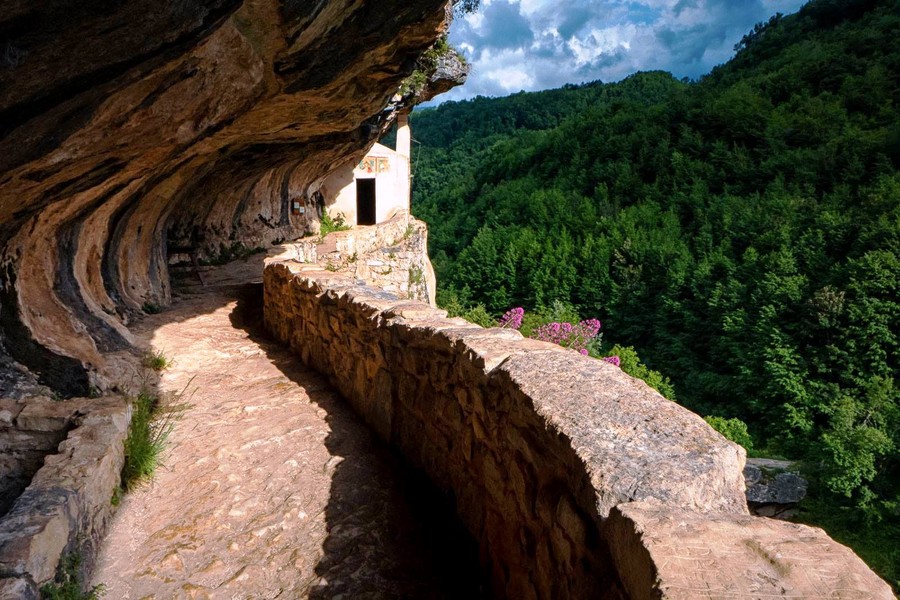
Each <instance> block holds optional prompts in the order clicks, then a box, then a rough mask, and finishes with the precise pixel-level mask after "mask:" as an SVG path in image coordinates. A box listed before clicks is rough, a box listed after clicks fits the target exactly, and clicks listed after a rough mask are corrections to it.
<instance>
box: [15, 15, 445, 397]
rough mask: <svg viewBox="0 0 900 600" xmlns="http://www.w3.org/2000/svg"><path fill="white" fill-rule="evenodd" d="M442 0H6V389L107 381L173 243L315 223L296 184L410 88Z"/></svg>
mask: <svg viewBox="0 0 900 600" xmlns="http://www.w3.org/2000/svg"><path fill="white" fill-rule="evenodd" d="M449 10H450V8H449V5H448V3H447V0H404V1H399V0H387V1H384V2H377V3H376V2H363V1H362V0H328V1H324V0H320V1H317V2H299V1H296V0H244V1H241V0H185V1H182V2H173V3H160V2H151V1H148V0H128V1H125V2H99V3H98V2H90V3H83V2H73V1H72V0H49V1H47V2H41V3H30V2H11V3H10V2H7V3H4V4H2V5H0V332H2V334H0V341H2V349H0V368H3V369H4V375H3V376H2V377H0V388H3V389H0V392H3V393H4V394H8V393H10V389H11V388H13V387H14V386H19V388H20V389H21V387H22V384H23V383H28V382H29V381H30V382H32V383H34V382H35V381H36V380H37V381H39V382H40V383H41V384H44V385H49V386H51V387H53V388H55V389H56V390H57V391H59V392H61V393H63V394H67V395H70V394H79V393H85V392H87V390H88V388H89V387H90V386H98V387H101V388H102V387H105V386H109V385H110V384H111V383H112V382H114V380H115V375H114V373H113V371H114V369H113V367H112V363H111V362H110V359H109V356H111V355H114V354H115V353H117V352H120V353H121V352H124V353H127V352H130V351H131V349H132V345H133V340H132V338H131V334H130V333H129V332H128V330H127V328H126V326H127V324H128V323H129V321H130V320H131V319H133V317H134V316H135V315H137V314H139V313H140V311H141V310H142V307H144V308H146V307H150V306H153V305H162V304H165V303H167V302H168V301H169V299H170V286H169V279H168V272H167V267H166V262H167V260H166V258H167V249H168V248H170V247H171V248H172V249H175V248H176V247H183V246H185V245H190V246H193V247H197V246H203V247H205V248H206V249H207V250H208V251H213V252H214V251H215V249H216V248H217V247H223V246H231V245H235V244H242V245H245V246H249V247H256V246H264V245H268V244H270V243H272V242H274V241H279V240H282V239H289V238H292V237H296V235H297V233H299V232H302V231H303V230H304V229H305V227H306V222H305V221H304V220H302V219H304V218H305V217H302V218H301V217H300V216H296V215H291V214H290V210H289V207H290V202H291V201H295V200H299V201H301V202H310V203H311V202H312V201H310V200H309V199H308V190H309V189H310V186H314V185H315V183H316V182H317V181H318V180H320V179H321V178H322V177H323V176H324V175H326V174H327V173H328V172H329V171H330V170H331V169H333V168H334V167H335V166H337V165H339V164H341V163H343V162H345V161H346V160H348V159H351V158H353V157H354V156H357V155H361V154H362V153H363V152H364V151H365V149H366V147H367V146H368V145H369V144H370V143H371V142H373V141H374V139H375V138H376V137H377V136H378V135H379V134H380V133H381V132H383V131H384V129H385V128H386V127H387V126H388V125H389V124H390V122H391V119H392V118H393V115H394V114H395V111H396V109H397V108H399V107H400V105H402V104H403V103H406V102H409V101H410V99H409V98H399V97H398V96H396V95H395V94H396V92H397V91H398V89H399V87H400V84H401V82H402V81H403V80H404V78H406V77H407V76H408V75H409V74H410V73H411V72H412V71H413V69H414V68H415V66H416V60H417V59H418V57H419V56H421V54H422V53H423V52H424V51H426V50H427V49H428V48H429V47H430V46H431V45H432V44H433V43H434V41H435V40H436V39H437V38H438V37H439V36H440V35H441V34H442V33H443V32H444V31H445V29H446V27H447V24H448V20H449ZM436 83H437V84H436V86H435V87H436V88H441V86H442V85H444V83H443V82H436ZM310 212H312V211H307V213H306V214H309V213H310ZM210 249H211V250H210ZM19 365H24V367H27V368H23V367H21V366H19Z"/></svg>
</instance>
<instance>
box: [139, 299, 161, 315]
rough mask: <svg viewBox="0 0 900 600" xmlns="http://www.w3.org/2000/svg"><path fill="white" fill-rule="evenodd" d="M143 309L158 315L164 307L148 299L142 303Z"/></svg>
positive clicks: (149, 313) (150, 313)
mask: <svg viewBox="0 0 900 600" xmlns="http://www.w3.org/2000/svg"><path fill="white" fill-rule="evenodd" d="M141 310H142V311H144V312H145V313H147V314H148V315H156V314H159V313H161V312H162V307H161V306H160V305H159V304H157V303H156V302H151V301H149V300H148V301H146V302H144V304H142V305H141Z"/></svg>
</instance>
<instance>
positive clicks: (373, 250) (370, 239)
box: [284, 212, 437, 305]
mask: <svg viewBox="0 0 900 600" xmlns="http://www.w3.org/2000/svg"><path fill="white" fill-rule="evenodd" d="M427 247H428V228H427V227H426V226H425V223H423V222H422V221H418V220H416V219H413V218H412V217H410V215H409V213H407V212H401V213H400V214H398V215H395V216H394V217H392V218H391V219H388V220H387V221H385V222H383V223H379V224H377V225H371V226H357V227H353V228H352V229H349V230H347V231H335V232H332V233H329V234H328V235H325V236H323V237H321V238H316V237H310V238H306V239H303V240H298V241H297V242H295V243H293V244H288V245H286V246H284V248H285V249H286V250H285V252H286V253H287V255H286V256H289V258H290V260H292V261H293V262H299V263H304V264H317V265H319V268H322V269H325V270H327V271H329V272H332V273H343V274H345V275H348V276H350V277H352V278H354V279H357V280H362V281H364V282H365V283H366V284H367V285H369V286H371V287H374V288H378V289H379V290H383V291H385V292H390V293H392V294H394V295H395V296H397V297H398V298H400V299H412V300H421V301H423V302H428V303H430V304H432V305H434V303H435V293H436V291H437V286H436V282H435V277H434V268H433V267H432V265H431V261H430V260H429V258H428V250H427Z"/></svg>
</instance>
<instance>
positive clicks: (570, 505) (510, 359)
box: [264, 250, 892, 599]
mask: <svg viewBox="0 0 900 600" xmlns="http://www.w3.org/2000/svg"><path fill="white" fill-rule="evenodd" d="M291 256H292V252H291V251H290V250H288V251H286V252H285V254H284V255H282V256H281V257H275V258H270V259H269V260H268V264H267V267H266V270H265V284H264V285H265V321H266V325H267V327H268V329H269V330H270V331H271V332H272V333H273V334H274V335H275V337H276V338H277V339H279V340H280V341H281V342H283V343H285V344H289V345H290V347H291V348H293V349H294V350H295V351H296V353H297V354H298V355H299V357H300V359H301V360H302V361H303V362H304V363H306V364H308V365H310V366H313V367H314V368H316V369H318V370H319V371H321V372H322V373H324V374H326V375H327V376H328V377H329V378H330V380H331V382H332V383H333V384H334V385H335V386H336V387H337V389H339V390H340V391H341V393H342V394H343V395H344V396H345V397H346V398H347V399H348V400H349V401H350V402H351V403H352V404H353V406H354V407H355V408H356V410H357V411H358V412H359V414H360V415H361V416H362V417H363V418H364V419H365V420H366V421H367V422H368V423H369V424H370V425H371V426H372V427H373V428H374V429H375V431H377V432H378V434H379V435H380V436H381V437H382V438H384V439H385V440H387V441H389V442H390V443H391V444H393V445H395V446H396V447H398V448H399V449H400V450H401V451H402V452H403V454H404V455H405V456H406V458H407V459H408V460H409V461H410V462H412V463H413V464H414V465H416V466H417V467H419V468H421V469H423V470H424V471H425V472H426V473H428V475H429V476H430V477H431V479H432V480H434V482H435V483H436V484H437V485H438V486H439V487H440V488H441V489H442V490H444V491H445V493H447V494H448V495H450V496H451V497H452V498H453V499H454V501H455V503H456V507H457V511H458V513H459V515H460V516H461V518H462V519H463V521H464V523H466V525H467V527H468V528H469V530H470V531H471V532H472V533H473V534H474V535H475V537H476V538H477V539H478V540H479V541H480V546H481V559H482V563H483V564H484V565H485V567H486V569H487V571H488V572H489V574H490V580H491V593H492V596H493V597H498V598H503V597H505V598H516V599H528V598H627V597H632V598H725V597H727V598H738V597H740V598H744V597H747V598H749V597H758V596H759V597H762V596H765V597H769V596H776V597H777V596H779V595H786V596H790V597H798V595H799V596H803V595H804V594H805V595H807V596H809V595H814V594H818V595H819V596H821V595H822V594H823V593H824V592H832V591H833V590H834V589H837V590H838V595H831V596H829V597H844V598H857V597H859V598H862V597H866V598H891V597H892V596H891V595H890V590H889V588H888V587H887V585H886V584H885V583H884V582H882V581H881V580H879V579H878V578H877V577H876V576H875V575H874V574H873V573H872V572H871V571H869V570H868V568H866V567H865V565H864V564H863V563H862V561H860V560H859V559H858V558H857V557H856V556H854V555H853V554H852V553H851V552H850V551H849V550H847V549H846V548H844V547H843V546H840V545H838V544H836V543H834V542H833V541H831V540H830V539H828V538H827V536H825V535H824V533H822V532H821V531H820V530H815V529H812V528H808V527H803V526H799V525H793V524H789V523H779V522H775V521H769V520H766V519H759V518H754V517H751V516H749V515H748V514H747V507H746V502H745V498H744V481H743V477H742V475H741V469H742V467H743V464H744V452H743V450H742V449H741V448H739V447H738V446H736V445H734V444H732V443H730V442H728V441H727V440H725V439H724V438H723V437H721V436H720V435H719V434H718V433H716V432H715V431H713V430H712V429H711V428H710V427H708V426H707V425H706V424H705V423H704V421H703V420H702V419H700V418H699V417H698V416H696V415H694V414H693V413H690V412H689V411H687V410H685V409H683V408H681V407H680V406H678V405H676V404H674V403H672V402H669V401H668V400H666V399H664V398H663V397H662V396H660V395H659V394H658V393H656V392H655V391H654V390H652V389H651V388H649V387H648V386H647V385H645V384H644V383H643V382H641V381H638V380H635V379H633V378H631V377H629V376H628V375H626V374H625V373H623V372H622V371H620V370H619V369H618V368H617V367H614V366H613V365H610V364H607V363H605V362H602V361H597V360H593V359H591V358H588V357H583V356H581V355H579V354H578V353H576V352H574V351H570V350H566V349H563V348H560V347H558V346H555V345H552V344H547V343H543V342H538V341H535V340H529V339H525V338H523V337H522V336H521V335H520V334H519V333H518V332H516V331H510V330H503V329H483V328H481V327H479V326H477V325H473V324H470V323H468V322H466V321H464V320H462V319H448V318H446V313H445V312H443V311H440V310H437V309H434V308H432V307H430V306H429V305H427V304H424V303H419V302H410V301H403V300H398V299H397V298H396V297H394V296H391V295H390V294H386V293H384V292H380V291H377V290H374V289H371V288H367V287H364V286H361V285H357V284H355V281H354V280H353V279H351V278H349V277H347V276H345V275H341V274H336V273H331V272H328V271H323V270H320V269H321V268H320V267H317V266H315V265H303V264H299V263H296V262H292V261H290V257H291ZM685 523H690V526H689V527H688V530H691V531H702V532H705V533H703V534H700V535H696V534H695V535H693V536H684V539H685V540H686V543H684V544H683V543H682V542H681V539H682V536H683V535H684V533H685V531H684V524H685ZM716 531H720V532H723V533H722V535H720V536H718V537H717V536H716V535H713V533H712V532H716ZM689 532H690V531H689ZM798 532H800V533H802V532H812V533H813V534H815V535H812V534H810V535H807V536H806V537H803V536H802V535H800V539H801V540H802V541H800V542H797V543H792V544H791V545H790V552H789V553H779V551H778V548H779V547H780V546H779V544H781V543H787V542H789V541H790V540H796V539H797V538H798ZM436 543H440V542H439V541H436ZM823 552H825V553H826V554H827V555H828V557H829V561H830V562H827V564H828V565H829V566H828V571H827V572H821V571H820V570H817V564H818V561H819V558H820V555H821V554H822V553H823ZM735 561H738V562H735ZM803 586H806V587H803ZM854 594H856V595H854ZM760 595H761V596H760Z"/></svg>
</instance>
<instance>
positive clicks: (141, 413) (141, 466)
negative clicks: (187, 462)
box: [122, 390, 188, 491]
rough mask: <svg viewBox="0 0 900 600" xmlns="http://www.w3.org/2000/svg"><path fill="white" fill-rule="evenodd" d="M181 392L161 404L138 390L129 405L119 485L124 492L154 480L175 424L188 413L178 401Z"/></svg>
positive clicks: (184, 405) (185, 405) (150, 395)
mask: <svg viewBox="0 0 900 600" xmlns="http://www.w3.org/2000/svg"><path fill="white" fill-rule="evenodd" d="M182 396H183V392H182V393H181V394H177V395H175V397H174V398H171V399H169V401H168V402H165V403H163V402H161V401H160V398H159V397H157V396H155V395H153V394H151V393H150V392H148V391H146V390H141V392H140V393H138V395H137V397H136V398H134V400H133V402H132V416H131V426H130V427H129V429H128V437H127V438H125V467H124V468H123V470H122V482H123V486H124V488H125V490H126V491H128V490H131V489H133V488H134V487H136V486H137V485H140V484H141V483H143V482H145V481H147V480H148V479H150V478H152V477H153V473H154V472H155V471H156V467H157V466H158V465H159V459H160V456H161V454H162V451H163V450H164V449H165V447H166V444H167V442H168V439H169V435H170V434H171V433H172V430H174V429H175V422H176V421H177V420H178V418H179V417H180V416H181V414H182V413H183V412H184V411H185V410H187V408H188V405H187V404H184V403H182V402H180V399H181V397H182Z"/></svg>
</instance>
